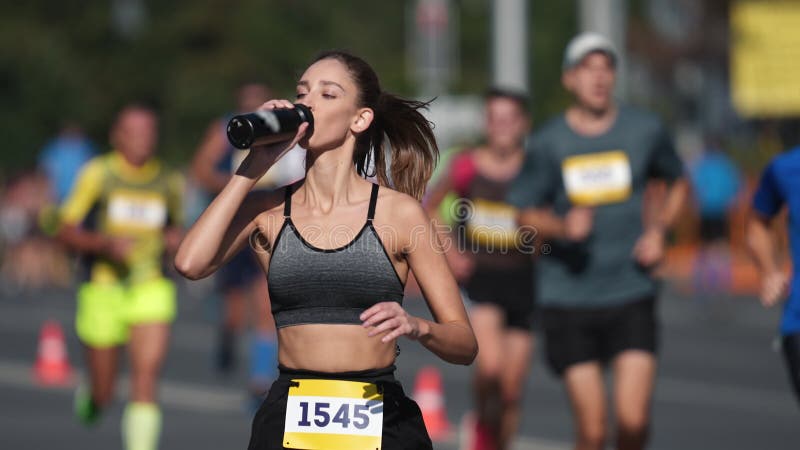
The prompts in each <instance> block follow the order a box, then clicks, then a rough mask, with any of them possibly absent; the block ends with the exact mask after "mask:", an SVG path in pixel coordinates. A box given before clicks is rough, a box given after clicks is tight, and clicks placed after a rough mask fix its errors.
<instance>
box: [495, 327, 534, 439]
mask: <svg viewBox="0 0 800 450" xmlns="http://www.w3.org/2000/svg"><path fill="white" fill-rule="evenodd" d="M503 335H504V336H503V342H504V343H505V345H504V347H503V352H502V355H503V362H502V367H503V368H502V371H501V374H500V385H501V391H502V395H503V403H502V405H503V412H502V419H501V423H500V433H499V436H498V446H497V447H498V449H501V450H502V449H507V448H510V447H511V444H512V443H513V439H514V435H515V434H516V432H517V428H518V426H519V418H520V410H521V403H522V394H523V392H524V388H525V382H526V381H527V376H528V372H529V369H530V364H531V354H532V352H533V334H532V333H530V332H529V331H526V330H522V329H519V328H508V329H506V331H505V332H504V333H503Z"/></svg>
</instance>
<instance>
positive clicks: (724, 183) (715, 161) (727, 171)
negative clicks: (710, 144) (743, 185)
mask: <svg viewBox="0 0 800 450" xmlns="http://www.w3.org/2000/svg"><path fill="white" fill-rule="evenodd" d="M691 175H692V177H691V179H692V188H693V190H694V193H695V196H696V197H697V204H698V206H699V207H700V215H702V216H703V217H706V218H715V217H724V216H725V215H726V214H727V213H728V209H729V208H730V207H731V206H732V205H733V202H734V200H735V199H736V194H737V193H738V192H739V185H740V183H739V170H738V169H737V168H736V166H735V165H734V164H733V162H731V160H730V158H728V157H727V156H725V155H724V154H723V153H721V152H709V153H706V154H704V155H703V156H701V157H700V158H699V159H698V160H697V161H696V162H695V163H694V164H693V165H692V168H691Z"/></svg>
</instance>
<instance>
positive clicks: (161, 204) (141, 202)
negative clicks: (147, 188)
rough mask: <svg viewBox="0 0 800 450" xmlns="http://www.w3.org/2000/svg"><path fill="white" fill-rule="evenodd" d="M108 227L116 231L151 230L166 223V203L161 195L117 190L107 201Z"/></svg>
mask: <svg viewBox="0 0 800 450" xmlns="http://www.w3.org/2000/svg"><path fill="white" fill-rule="evenodd" d="M107 220H108V225H109V227H110V228H112V229H116V230H153V229H159V228H161V227H163V226H164V224H166V222H167V202H166V200H165V199H164V197H162V196H161V195H158V194H152V193H148V192H136V191H123V190H118V191H114V192H112V193H111V195H110V196H109V199H108V214H107Z"/></svg>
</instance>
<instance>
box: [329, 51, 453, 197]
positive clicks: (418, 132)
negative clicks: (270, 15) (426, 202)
mask: <svg viewBox="0 0 800 450" xmlns="http://www.w3.org/2000/svg"><path fill="white" fill-rule="evenodd" d="M329 58H330V59H335V60H338V61H340V62H342V63H343V64H344V65H345V66H347V68H348V70H349V71H350V75H351V76H352V77H353V80H354V81H355V84H356V86H358V89H359V106H366V107H369V108H372V111H373V112H374V116H373V118H372V124H370V126H369V128H368V129H367V130H366V131H364V132H362V133H361V134H360V135H359V136H358V137H357V138H356V146H355V151H354V153H353V163H354V164H355V166H356V171H357V172H358V174H359V175H361V176H363V177H365V178H366V177H376V178H377V179H378V183H380V184H381V185H383V186H392V187H394V188H395V189H396V190H398V191H400V192H403V193H406V194H408V195H411V196H412V197H414V198H416V199H417V200H421V199H422V195H423V194H424V193H425V185H426V184H427V183H428V180H429V179H430V178H431V174H432V173H433V168H434V166H435V165H436V161H437V160H438V159H439V147H438V146H437V145H436V138H435V137H434V135H433V128H432V124H431V123H430V122H429V121H428V119H426V118H425V116H423V115H422V113H420V112H419V110H420V109H427V108H428V105H429V104H430V102H420V101H416V100H406V99H403V98H400V97H397V96H395V95H392V94H389V93H387V92H383V91H382V90H381V88H380V83H379V82H378V76H377V74H375V71H374V70H372V67H370V65H369V64H367V63H366V61H364V60H363V59H361V58H359V57H358V56H354V55H352V54H350V53H347V52H344V51H340V50H331V51H326V52H323V53H321V54H319V55H318V56H317V57H316V59H315V60H314V62H316V61H320V60H323V59H329ZM385 139H388V140H389V147H390V149H391V154H390V155H389V156H388V158H389V161H388V164H390V165H391V168H390V169H389V171H388V172H387V170H386V167H387V154H386V149H385V148H384V140H385Z"/></svg>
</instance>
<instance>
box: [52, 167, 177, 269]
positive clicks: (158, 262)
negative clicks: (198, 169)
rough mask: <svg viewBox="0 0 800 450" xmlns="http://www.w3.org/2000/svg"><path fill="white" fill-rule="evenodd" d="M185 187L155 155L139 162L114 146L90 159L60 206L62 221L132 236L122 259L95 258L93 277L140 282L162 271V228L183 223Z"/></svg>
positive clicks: (91, 264) (105, 232) (92, 262)
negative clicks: (133, 162) (138, 164)
mask: <svg viewBox="0 0 800 450" xmlns="http://www.w3.org/2000/svg"><path fill="white" fill-rule="evenodd" d="M182 192H183V179H182V177H181V176H180V174H178V173H177V172H173V171H170V170H167V169H166V168H164V167H163V166H162V164H161V163H160V162H159V161H158V160H157V159H155V158H153V159H151V160H150V161H148V162H147V163H146V164H145V165H143V166H141V167H136V166H134V165H131V164H130V163H128V162H127V161H126V160H125V159H124V158H123V157H122V155H121V154H120V153H119V152H116V151H113V152H111V153H109V154H106V155H102V156H98V157H95V158H93V159H92V160H90V161H89V162H87V163H86V164H85V165H84V166H83V168H82V169H81V172H80V174H79V176H78V179H77V180H76V182H75V185H74V186H73V188H72V192H71V193H70V195H69V196H68V197H67V199H66V200H65V201H64V203H63V205H62V206H61V211H60V219H61V223H62V224H66V225H75V226H81V227H83V228H86V229H90V230H93V231H96V232H99V233H102V234H105V235H108V236H115V237H123V238H130V239H132V240H133V241H134V246H133V251H132V252H131V255H130V257H129V258H128V260H127V261H125V262H123V263H118V262H114V261H111V260H109V259H107V258H105V257H102V256H93V257H91V259H90V260H89V261H88V262H89V279H90V281H92V282H98V283H115V282H124V283H137V282H142V281H147V280H151V279H154V278H159V277H161V276H163V274H162V257H163V253H164V229H165V227H167V226H169V225H180V224H181V222H182V217H181V197H182Z"/></svg>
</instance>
